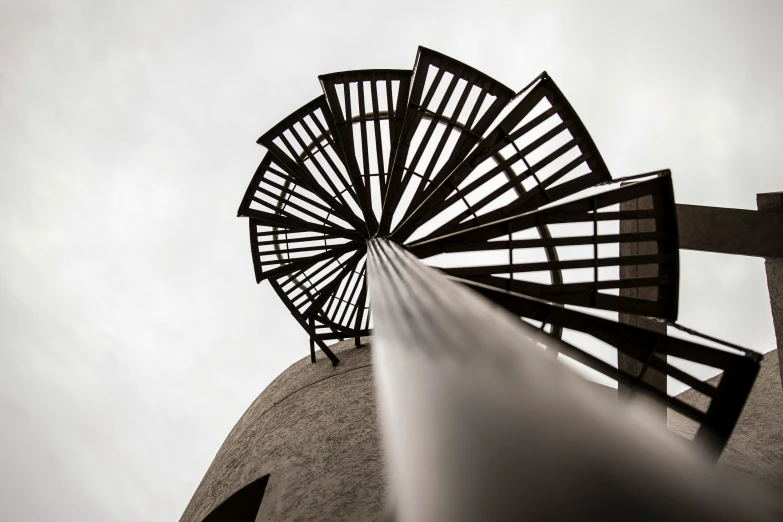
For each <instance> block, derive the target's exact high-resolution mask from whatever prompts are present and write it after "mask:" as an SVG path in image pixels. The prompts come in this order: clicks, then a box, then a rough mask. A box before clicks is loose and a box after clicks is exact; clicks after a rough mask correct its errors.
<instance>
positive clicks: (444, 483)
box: [368, 239, 780, 522]
mask: <svg viewBox="0 0 783 522" xmlns="http://www.w3.org/2000/svg"><path fill="white" fill-rule="evenodd" d="M368 277H369V288H370V295H371V301H372V306H373V312H374V314H375V332H376V341H375V345H374V347H373V358H374V366H375V371H376V379H377V387H378V397H379V406H380V413H381V426H382V430H383V436H384V442H385V444H386V453H387V456H388V459H389V467H390V473H391V477H390V478H391V484H390V489H391V492H392V493H391V494H392V497H391V499H390V505H391V506H392V509H391V511H390V518H392V519H394V520H401V521H406V522H407V521H427V522H433V521H440V520H444V521H445V520H448V521H457V522H458V521H469V520H471V521H472V520H493V521H494V520H522V519H524V520H537V521H548V520H552V521H554V520H601V521H604V520H670V521H671V520H673V521H680V520H682V521H685V520H711V521H729V520H732V521H733V520H746V521H752V520H779V517H780V512H779V511H777V512H773V511H772V509H773V508H770V505H769V504H768V503H767V502H766V501H765V500H764V499H760V498H758V497H755V496H753V495H751V494H750V493H749V492H748V491H745V490H743V489H742V488H741V487H740V486H739V485H737V484H734V483H732V482H729V481H728V480H726V479H725V478H724V477H722V476H720V475H719V474H718V473H716V472H715V470H714V468H713V467H711V466H710V465H708V463H707V459H706V458H705V457H703V456H701V455H699V452H696V451H693V447H688V448H686V447H685V445H684V444H680V443H679V441H675V440H674V439H673V438H672V437H673V436H672V435H670V434H669V433H667V432H666V431H665V429H664V428H663V427H662V426H660V425H657V426H656V423H654V422H649V421H648V419H646V418H644V417H641V418H639V417H638V416H636V415H635V413H634V411H633V410H629V409H627V408H624V407H622V406H620V405H618V404H617V403H616V402H612V401H610V400H607V399H606V397H604V396H602V395H601V394H600V393H599V392H598V391H597V390H595V389H594V388H593V386H591V385H590V383H587V382H586V381H583V380H582V379H581V378H579V377H577V376H576V375H575V374H573V373H572V372H571V371H570V370H568V369H567V368H565V367H563V366H562V365H560V364H558V363H556V362H555V361H554V360H553V358H551V357H546V356H545V355H544V351H543V350H542V349H540V348H541V347H542V346H544V345H547V344H548V343H552V342H561V341H559V340H553V338H552V337H550V336H547V335H546V334H544V333H543V332H540V331H539V330H537V329H535V328H533V327H531V326H530V325H528V324H526V323H524V322H523V321H521V320H519V318H518V317H515V316H514V315H511V314H509V313H508V312H507V311H505V310H503V309H501V308H500V307H498V306H497V305H495V304H493V303H491V302H490V301H488V300H486V299H485V298H483V297H481V296H479V295H478V294H477V293H475V292H474V291H472V290H471V289H469V288H467V287H466V286H464V285H460V284H457V283H455V282H453V281H451V280H449V279H448V278H447V277H445V276H443V275H442V274H441V273H440V272H438V271H436V270H434V269H431V268H429V267H427V266H425V265H424V264H422V263H421V262H420V261H419V260H418V259H416V258H415V257H414V256H412V255H411V254H409V253H408V252H407V251H405V250H404V249H403V248H401V247H400V246H398V245H396V244H395V243H393V242H391V241H389V240H386V239H374V240H371V241H370V242H369V247H368Z"/></svg>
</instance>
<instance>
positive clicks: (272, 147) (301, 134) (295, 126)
mask: <svg viewBox="0 0 783 522" xmlns="http://www.w3.org/2000/svg"><path fill="white" fill-rule="evenodd" d="M338 139H339V138H338V136H337V133H336V131H335V127H334V121H333V120H332V115H331V113H330V111H329V105H328V104H327V102H326V97H325V96H319V97H318V98H316V99H314V100H313V101H311V102H310V103H308V104H306V105H305V106H304V107H302V108H300V109H298V110H297V111H295V112H294V113H293V114H291V115H290V116H288V117H287V118H285V119H284V120H283V121H281V122H280V123H278V124H277V125H275V126H274V127H273V128H272V129H270V130H269V131H268V132H267V133H265V134H264V135H263V136H261V137H260V138H259V139H258V143H259V144H261V145H264V146H265V147H266V148H267V149H269V152H271V153H272V155H273V156H274V158H275V160H276V161H277V162H278V164H279V165H280V166H282V167H283V169H284V170H286V171H287V172H288V173H290V174H291V175H293V176H294V177H296V178H297V179H298V180H299V182H300V184H302V185H304V186H306V187H307V189H308V190H310V191H311V192H313V193H314V194H317V195H318V197H319V198H321V200H323V202H324V203H326V204H327V206H329V207H330V208H331V209H332V210H333V212H334V213H335V214H337V215H338V216H339V217H340V218H341V219H342V220H343V221H345V222H347V223H350V224H351V226H352V228H354V229H355V230H366V229H367V227H366V225H365V224H364V214H363V211H362V208H361V203H360V198H359V196H358V195H357V194H356V190H355V188H354V186H353V184H352V183H351V181H350V179H349V175H348V169H347V168H346V166H345V164H346V160H345V157H344V155H343V150H342V146H341V144H340V143H338Z"/></svg>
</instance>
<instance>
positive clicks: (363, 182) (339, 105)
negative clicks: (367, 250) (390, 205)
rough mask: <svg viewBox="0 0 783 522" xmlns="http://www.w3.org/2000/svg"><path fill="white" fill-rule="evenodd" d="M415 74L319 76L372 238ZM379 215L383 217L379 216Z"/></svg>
mask: <svg viewBox="0 0 783 522" xmlns="http://www.w3.org/2000/svg"><path fill="white" fill-rule="evenodd" d="M411 74H412V71H409V70H396V69H372V70H365V71H344V72H338V73H332V74H325V75H322V76H319V77H318V79H319V80H320V81H321V88H322V89H323V91H324V95H325V96H326V99H327V101H328V103H329V108H330V110H331V115H332V119H333V121H334V124H335V129H336V132H337V135H338V137H339V141H340V144H341V145H342V148H343V152H344V155H345V159H346V167H347V168H348V172H349V174H350V178H351V181H352V182H353V184H354V188H355V190H356V193H357V194H358V195H359V200H360V203H361V206H362V209H363V212H364V216H365V220H366V221H367V225H368V228H369V233H370V235H372V234H374V233H375V232H377V230H378V221H377V217H379V216H380V210H381V206H382V200H383V196H384V195H385V194H386V188H387V186H388V181H389V180H388V178H389V173H390V170H391V163H392V161H393V159H394V156H395V152H396V149H397V145H398V143H399V137H400V132H401V130H402V121H403V117H404V115H405V108H406V107H407V104H408V92H409V90H410V83H411ZM376 213H377V215H376Z"/></svg>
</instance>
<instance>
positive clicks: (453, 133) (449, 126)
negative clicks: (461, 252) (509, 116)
mask: <svg viewBox="0 0 783 522" xmlns="http://www.w3.org/2000/svg"><path fill="white" fill-rule="evenodd" d="M512 97H513V91H511V89H509V88H508V87H506V86H505V85H503V84H501V83H500V82H498V81H496V80H494V79H492V78H490V77H489V76H487V75H486V74H484V73H482V72H480V71H478V70H476V69H474V68H472V67H470V66H468V65H465V64H464V63H462V62H459V61H457V60H454V59H453V58H450V57H448V56H445V55H443V54H440V53H438V52H435V51H432V50H430V49H426V48H424V47H420V48H419V52H418V56H417V58H416V67H415V69H414V75H413V83H412V86H411V91H410V97H409V100H408V107H407V108H406V111H405V119H404V121H403V125H402V135H401V138H400V145H399V147H398V148H397V152H396V155H395V158H394V165H393V167H392V172H391V177H390V180H389V185H388V188H387V192H386V195H385V197H384V201H383V212H382V215H381V220H380V232H381V234H384V235H387V234H388V233H389V231H390V230H391V229H392V228H393V226H394V225H395V218H403V217H404V216H405V215H406V212H407V209H408V207H409V205H410V203H411V202H412V201H418V200H419V198H420V197H421V194H423V193H424V190H425V189H426V188H427V186H428V185H429V184H430V183H432V182H433V180H435V179H439V177H440V176H441V172H446V173H448V172H451V170H452V169H453V168H454V167H456V165H457V164H458V163H459V162H460V161H461V160H462V159H463V158H465V156H467V154H468V153H469V152H470V150H471V149H472V148H473V146H474V145H475V144H476V143H477V142H478V141H479V139H480V138H481V136H482V134H483V133H484V132H485V131H486V130H487V129H488V128H489V126H490V124H491V123H492V122H493V121H494V120H495V119H496V118H497V116H498V115H499V114H500V111H501V110H502V109H503V107H505V106H506V104H507V103H508V102H509V101H510V100H511V98H512Z"/></svg>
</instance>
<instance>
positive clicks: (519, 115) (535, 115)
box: [394, 73, 611, 242]
mask: <svg viewBox="0 0 783 522" xmlns="http://www.w3.org/2000/svg"><path fill="white" fill-rule="evenodd" d="M610 180H611V176H610V174H609V170H608V169H607V167H606V164H605V163H604V161H603V159H602V158H601V155H600V153H599V152H598V148H597V147H596V146H595V143H594V142H593V140H592V138H591V137H590V134H589V133H588V132H587V129H586V128H585V127H584V125H583V124H582V121H581V120H580V119H579V116H577V114H576V112H575V111H574V110H573V108H572V107H571V105H570V104H569V103H568V100H566V98H565V96H563V94H562V92H561V91H560V89H559V88H558V87H557V85H555V82H554V81H553V80H552V79H551V78H550V77H549V76H548V75H547V74H546V73H543V74H542V75H541V77H540V78H539V80H538V81H536V82H535V84H534V86H533V87H532V89H530V91H529V92H528V93H527V94H526V95H525V96H524V97H521V98H520V99H519V101H517V102H516V105H515V106H514V107H513V109H511V110H510V111H509V112H508V114H507V115H506V116H505V117H504V118H503V119H502V121H501V122H500V123H499V124H498V125H497V126H496V127H495V128H494V129H493V130H492V131H491V132H490V133H489V134H488V135H487V136H486V138H485V139H483V140H482V141H481V142H480V143H479V144H478V145H477V146H476V148H475V149H474V150H473V151H472V152H471V154H470V156H468V157H467V158H466V159H465V160H464V161H462V162H461V163H460V164H459V165H458V166H457V167H456V168H455V169H454V170H453V171H450V172H448V173H445V175H442V176H441V177H440V178H439V179H438V180H436V181H434V182H433V183H431V184H430V185H429V188H428V190H426V191H425V192H424V193H423V194H422V196H421V198H420V200H421V201H420V202H419V204H418V205H417V207H416V208H415V210H413V211H412V212H410V213H409V215H408V217H407V218H406V219H405V220H404V221H403V223H402V224H401V225H400V226H399V227H398V228H397V229H395V231H394V236H395V238H397V240H398V241H402V242H405V241H406V240H407V239H408V238H410V237H411V235H412V234H414V232H416V231H417V229H419V228H420V227H422V226H424V227H425V230H426V234H423V233H421V232H420V233H418V234H417V236H419V237H436V236H441V235H444V234H447V233H450V232H454V231H457V230H464V229H466V228H469V227H473V226H476V225H479V224H481V223H489V222H492V221H496V220H498V219H502V218H504V217H508V216H511V215H515V214H520V213H522V212H527V211H530V210H534V209H536V208H538V207H540V206H543V205H546V204H549V203H551V202H553V201H558V200H560V199H563V198H566V197H568V196H571V195H573V194H576V193H577V192H580V191H582V190H584V189H586V188H589V187H592V186H595V185H598V184H599V183H603V182H607V181H610ZM412 207H413V205H412Z"/></svg>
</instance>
